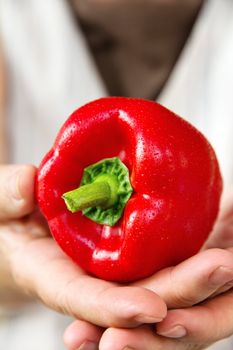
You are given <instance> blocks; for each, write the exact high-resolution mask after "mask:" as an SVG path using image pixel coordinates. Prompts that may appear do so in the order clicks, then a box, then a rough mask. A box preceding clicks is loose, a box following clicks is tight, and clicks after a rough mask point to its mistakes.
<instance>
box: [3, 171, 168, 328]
mask: <svg viewBox="0 0 233 350" xmlns="http://www.w3.org/2000/svg"><path fill="white" fill-rule="evenodd" d="M35 174H36V169H35V168H34V167H33V166H1V167H0V248H1V250H2V253H3V254H4V257H5V258H6V259H7V260H8V265H9V268H10V271H11V273H12V275H13V277H14V280H15V282H16V284H17V285H18V287H19V288H20V289H21V290H24V291H26V292H27V293H29V294H31V295H34V296H36V297H37V298H39V299H40V300H41V301H43V302H44V303H45V304H46V305H47V306H48V307H50V308H53V309H55V310H57V311H60V312H63V313H65V314H69V315H71V316H73V317H77V318H79V319H83V320H87V321H89V322H92V323H93V324H97V325H99V326H103V327H109V326H113V327H118V326H123V327H135V326H137V325H140V324H142V323H153V322H157V321H159V320H162V319H163V318H164V317H165V315H166V305H165V303H164V302H163V301H162V300H161V299H160V298H159V297H158V296H157V295H156V294H155V293H154V292H152V291H149V290H147V289H145V288H143V287H136V286H135V287H131V288H129V287H124V286H119V285H117V284H114V283H110V282H105V281H102V280H100V279H96V278H93V277H90V276H88V275H86V273H85V272H84V271H83V270H81V269H80V268H79V267H78V266H77V265H75V264H74V263H73V262H72V261H71V260H70V259H69V258H68V257H66V256H65V254H64V253H63V252H62V251H61V250H60V248H59V247H58V245H57V244H56V243H55V242H54V240H53V239H52V238H51V236H50V234H49V230H48V227H47V225H46V222H45V221H44V220H43V218H42V216H41V215H40V213H39V212H38V210H37V209H36V205H35V202H34V182H35Z"/></svg>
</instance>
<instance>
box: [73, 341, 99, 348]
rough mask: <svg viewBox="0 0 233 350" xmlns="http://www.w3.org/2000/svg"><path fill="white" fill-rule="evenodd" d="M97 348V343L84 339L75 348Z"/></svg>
mask: <svg viewBox="0 0 233 350" xmlns="http://www.w3.org/2000/svg"><path fill="white" fill-rule="evenodd" d="M98 348H99V347H98V344H97V343H93V342H90V341H86V342H85V343H83V344H82V345H81V346H80V347H79V348H78V349H77V350H98Z"/></svg>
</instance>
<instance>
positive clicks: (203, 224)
mask: <svg viewBox="0 0 233 350" xmlns="http://www.w3.org/2000/svg"><path fill="white" fill-rule="evenodd" d="M115 156H118V157H119V158H121V160H122V161H123V162H124V163H125V164H126V166H127V167H128V169H129V172H130V180H131V184H132V186H133V189H134V192H133V195H132V197H131V198H130V200H129V201H128V203H127V205H126V207H125V210H124V213H123V217H122V219H121V220H120V221H119V222H118V223H117V224H116V225H115V226H114V227H108V226H104V225H100V224H97V223H95V222H93V221H91V220H90V219H88V218H86V217H85V216H83V215H82V213H81V212H78V213H75V214H72V213H71V212H69V211H68V210H67V209H66V206H65V203H64V201H63V199H62V198H61V196H62V194H63V193H64V192H67V191H70V190H72V189H74V188H76V187H78V186H79V184H80V180H81V177H82V174H83V169H84V168H85V167H87V166H88V165H90V164H93V163H95V162H98V161H100V160H102V159H104V158H110V157H115ZM221 190H222V180H221V175H220V171H219V166H218V162H217V160H216V156H215V153H214V151H213V149H212V147H211V146H210V144H209V143H208V141H207V140H206V139H205V138H204V136H203V135H202V134H201V133H200V132H198V131H197V130H196V129H195V128H194V127H192V126H191V125H190V124H189V123H187V122H186V121H184V120H183V119H181V118H180V117H178V116H176V115H175V114H174V113H172V112H171V111H169V110H167V109H166V108H164V107H162V106H161V105H159V104H157V103H154V102H150V101H146V100H141V99H130V98H121V97H119V98H117V97H111V98H103V99H99V100H97V101H94V102H91V103H89V104H87V105H85V106H83V107H81V108H80V109H78V110H77V111H75V112H74V113H73V114H72V115H71V116H70V118H69V119H68V120H67V121H66V122H65V124H64V125H63V127H62V128H61V130H60V132H59V134H58V136H57V138H56V140H55V143H54V146H53V148H52V150H51V151H50V152H49V153H48V154H47V155H46V156H45V158H44V160H43V161H42V163H41V165H40V168H39V171H38V179H37V185H36V192H37V198H38V203H39V207H40V208H41V211H42V213H43V214H44V215H45V217H46V218H47V220H48V223H49V227H50V230H51V233H52V235H53V237H54V238H55V240H56V241H57V242H58V244H59V245H60V246H61V248H62V249H63V250H64V252H65V253H67V255H69V256H70V257H71V258H72V259H73V260H74V261H75V262H76V263H77V264H79V265H80V266H81V267H82V268H83V269H84V270H86V271H87V272H89V273H90V274H93V275H95V276H98V277H100V278H102V279H106V280H111V281H119V282H129V281H133V280H137V279H140V278H143V277H146V276H149V275H151V274H153V273H154V272H156V271H158V270H160V269H162V268H165V267H167V266H170V265H174V264H177V263H179V262H180V261H182V260H184V259H186V258H188V257H190V256H192V255H193V254H195V253H196V252H197V251H198V250H199V249H200V247H201V246H202V244H203V242H204V241H205V240H206V238H207V236H208V235H209V233H210V231H211V229H212V227H213V223H214V221H215V219H216V216H217V213H218V208H219V199H220V195H221Z"/></svg>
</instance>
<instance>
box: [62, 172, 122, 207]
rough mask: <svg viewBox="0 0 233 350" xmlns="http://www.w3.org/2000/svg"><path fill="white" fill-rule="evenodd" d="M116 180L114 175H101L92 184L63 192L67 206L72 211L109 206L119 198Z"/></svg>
mask: <svg viewBox="0 0 233 350" xmlns="http://www.w3.org/2000/svg"><path fill="white" fill-rule="evenodd" d="M117 189H118V186H117V185H116V180H115V179H113V178H112V176H107V175H105V176H100V177H99V179H96V181H94V182H92V183H91V184H87V185H83V186H81V187H79V188H77V189H75V190H72V191H69V192H66V193H64V194H63V196H62V197H63V199H64V200H65V203H66V206H67V208H68V209H69V210H70V211H71V212H72V213H74V212H76V211H79V210H84V209H87V208H92V207H97V206H98V207H101V208H108V207H110V206H112V205H113V204H114V203H115V201H116V199H117Z"/></svg>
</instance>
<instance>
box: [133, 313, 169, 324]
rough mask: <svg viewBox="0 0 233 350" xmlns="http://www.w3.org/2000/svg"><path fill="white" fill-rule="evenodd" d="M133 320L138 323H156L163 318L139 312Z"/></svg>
mask: <svg viewBox="0 0 233 350" xmlns="http://www.w3.org/2000/svg"><path fill="white" fill-rule="evenodd" d="M135 320H136V321H137V322H139V323H157V322H161V321H162V320H163V318H162V317H156V316H148V315H143V314H140V315H137V316H136V317H135Z"/></svg>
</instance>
